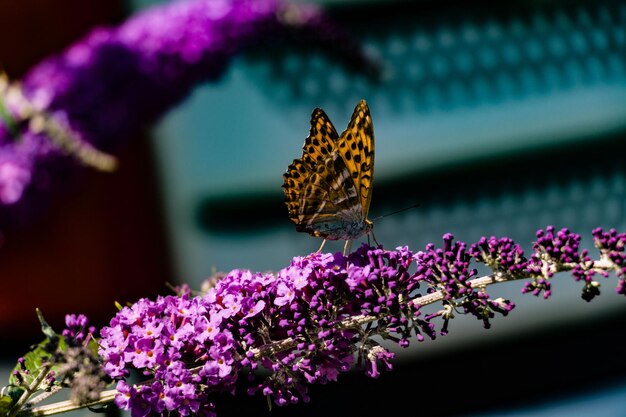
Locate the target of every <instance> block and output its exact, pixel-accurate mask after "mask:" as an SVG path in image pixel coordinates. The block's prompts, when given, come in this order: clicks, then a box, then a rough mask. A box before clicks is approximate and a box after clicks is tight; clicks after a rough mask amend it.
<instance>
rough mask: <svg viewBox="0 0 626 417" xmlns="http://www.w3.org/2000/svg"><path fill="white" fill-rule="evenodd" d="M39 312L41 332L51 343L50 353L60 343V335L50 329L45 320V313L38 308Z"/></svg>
mask: <svg viewBox="0 0 626 417" xmlns="http://www.w3.org/2000/svg"><path fill="white" fill-rule="evenodd" d="M35 311H36V312H37V318H38V319H39V323H41V331H42V332H43V334H44V335H45V336H46V337H47V338H48V343H50V346H49V349H50V351H54V350H56V348H57V346H56V345H57V343H58V341H59V335H58V334H57V333H56V332H55V331H54V330H53V329H52V327H50V325H49V324H48V323H47V322H46V320H45V319H44V318H43V313H42V312H41V310H39V309H38V308H37V309H35Z"/></svg>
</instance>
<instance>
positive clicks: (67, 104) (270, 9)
mask: <svg viewBox="0 0 626 417" xmlns="http://www.w3.org/2000/svg"><path fill="white" fill-rule="evenodd" d="M276 39H295V40H297V41H299V42H307V43H317V44H319V45H321V46H323V47H324V48H325V49H326V50H327V51H328V52H330V53H333V54H335V56H336V57H339V58H340V59H342V60H343V61H344V62H345V63H347V64H349V65H350V66H352V67H356V68H361V69H363V70H365V71H371V70H372V69H373V68H375V65H374V64H373V62H372V60H370V59H369V58H367V56H366V55H365V54H364V53H363V51H362V50H361V48H360V47H359V46H358V45H357V44H356V42H355V41H354V40H352V39H350V38H349V37H348V36H347V35H346V34H345V33H344V32H343V31H342V30H341V29H340V28H338V27H337V26H335V25H333V24H332V23H331V22H330V21H328V19H326V18H325V16H324V14H323V13H322V12H321V11H320V10H318V9H316V8H314V7H312V6H309V5H305V4H301V3H297V4H291V3H288V2H287V1H282V0H179V1H173V2H169V3H166V4H164V5H161V6H158V7H154V8H152V9H149V10H147V11H145V12H142V13H139V14H137V15H135V16H132V17H131V18H130V19H129V20H128V21H126V22H125V23H123V24H122V25H121V26H119V27H116V28H96V29H94V30H93V31H92V32H91V33H90V34H88V35H87V36H86V37H85V38H83V39H81V40H79V41H78V42H76V43H75V44H74V45H71V46H70V47H69V48H67V50H65V52H63V53H62V54H60V55H58V56H53V57H50V58H49V59H47V60H45V61H43V62H42V63H40V64H39V65H37V66H35V67H34V68H33V69H32V70H31V71H30V72H29V73H28V74H27V75H26V76H25V78H24V79H23V80H22V86H23V87H22V89H21V90H16V89H15V88H6V87H7V86H6V85H5V84H6V83H4V84H3V83H2V82H1V81H2V80H0V99H2V100H0V106H1V107H3V108H5V109H6V111H7V112H8V114H9V115H10V117H9V119H6V118H0V230H2V229H6V228H7V227H8V226H9V225H15V224H16V222H17V221H18V220H19V221H20V222H28V221H29V219H30V218H31V217H32V216H33V215H34V213H32V212H30V211H29V210H33V211H34V210H35V207H38V206H41V205H42V204H43V203H45V202H46V201H47V198H46V195H47V194H48V193H49V192H50V191H51V190H54V189H55V188H57V187H60V186H61V185H63V184H65V183H66V182H67V180H68V178H72V177H74V176H75V175H76V174H78V172H79V171H80V166H81V164H84V163H88V164H91V165H95V166H99V167H100V168H103V169H110V168H111V166H112V164H113V161H112V160H111V158H110V156H109V155H106V154H105V153H116V152H117V151H118V150H119V149H120V146H121V145H123V144H124V143H125V141H127V140H128V139H129V138H131V137H132V136H133V134H134V133H136V132H137V131H139V130H141V129H142V128H145V127H146V126H149V125H150V124H151V123H153V122H154V121H155V120H157V119H158V118H159V117H160V116H161V115H163V114H164V113H165V112H166V111H167V110H168V109H169V108H171V107H172V106H174V105H175V104H177V103H178V102H180V101H181V100H183V99H184V98H185V97H186V96H187V95H188V94H189V92H190V91H191V90H192V89H193V88H194V86H196V85H198V84H200V83H202V82H205V81H216V80H218V79H219V77H220V76H221V75H222V74H223V73H224V71H225V70H226V68H227V67H228V64H229V63H230V61H231V58H232V57H233V56H235V55H236V54H238V53H240V52H241V51H243V50H245V49H248V48H251V47H254V46H255V45H258V44H260V43H261V42H263V44H264V45H265V44H267V42H270V41H272V40H276ZM0 110H1V109H0ZM11 118H12V121H11ZM29 121H30V122H33V121H37V122H38V123H29ZM98 150H99V151H98ZM103 152H105V153H103Z"/></svg>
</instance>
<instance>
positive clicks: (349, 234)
mask: <svg viewBox="0 0 626 417" xmlns="http://www.w3.org/2000/svg"><path fill="white" fill-rule="evenodd" d="M373 174H374V130H373V126H372V119H371V116H370V113H369V108H368V106H367V103H366V102H365V100H361V101H360V102H359V103H358V104H357V106H356V108H355V109H354V112H353V114H352V118H351V120H350V123H349V124H348V127H347V128H346V130H345V131H344V132H343V133H342V134H341V136H339V135H338V134H337V131H336V130H335V128H334V126H333V124H332V123H331V122H330V120H329V118H328V116H327V115H326V113H324V111H323V110H322V109H319V108H317V109H315V110H313V113H312V115H311V130H310V132H309V136H308V137H307V138H306V140H305V142H304V146H303V154H302V158H300V159H295V160H294V161H293V163H292V164H291V165H289V167H288V168H287V172H286V173H285V174H284V175H283V178H284V184H283V190H284V192H285V197H286V204H287V209H288V211H289V218H290V219H291V220H292V221H293V222H294V223H295V224H296V230H298V231H300V232H307V233H309V234H311V235H313V236H318V237H321V238H323V239H325V240H346V241H349V240H353V239H356V238H358V237H360V236H362V235H364V234H366V233H369V232H370V231H371V230H372V226H373V224H372V222H371V221H370V220H368V218H367V214H368V210H369V205H370V201H371V197H372V181H373Z"/></svg>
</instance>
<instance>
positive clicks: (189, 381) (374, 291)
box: [68, 227, 626, 417]
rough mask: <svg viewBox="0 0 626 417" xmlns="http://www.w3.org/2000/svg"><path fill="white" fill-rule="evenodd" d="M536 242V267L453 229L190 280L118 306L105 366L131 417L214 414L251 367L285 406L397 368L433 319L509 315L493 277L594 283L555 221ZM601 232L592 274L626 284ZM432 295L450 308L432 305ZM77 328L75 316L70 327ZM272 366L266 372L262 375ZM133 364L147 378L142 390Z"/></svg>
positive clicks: (621, 239) (502, 244) (508, 247)
mask: <svg viewBox="0 0 626 417" xmlns="http://www.w3.org/2000/svg"><path fill="white" fill-rule="evenodd" d="M537 237H538V240H537V242H536V243H535V244H534V252H533V254H532V256H531V258H530V260H528V261H527V260H526V258H525V257H524V253H523V251H522V250H521V248H520V247H519V246H518V245H517V244H515V243H514V242H513V241H512V240H511V239H509V238H506V237H504V238H499V239H497V238H495V237H491V238H489V239H487V238H481V239H480V240H479V241H478V242H477V243H475V244H473V245H471V246H469V250H467V247H468V245H467V244H466V243H464V242H460V241H456V242H455V241H454V236H452V235H451V234H446V235H444V236H443V248H437V247H436V246H435V245H433V244H428V245H427V246H426V248H425V250H424V251H420V252H418V253H415V254H414V253H412V252H411V251H410V250H409V249H408V248H406V247H400V248H397V249H396V250H393V251H388V250H384V249H383V248H381V247H379V248H372V247H369V246H367V245H363V246H361V247H360V248H359V249H357V250H356V251H355V252H353V253H351V254H350V255H348V256H343V255H342V254H340V253H336V254H322V253H314V254H311V255H309V256H306V257H297V258H294V259H293V261H292V262H291V264H290V265H289V266H288V267H286V268H284V269H282V270H280V271H279V272H277V273H275V274H274V273H253V272H250V271H247V270H233V271H231V272H230V273H228V274H222V273H220V274H218V275H217V276H216V277H215V278H214V279H211V280H210V284H208V285H207V286H206V292H205V293H204V295H202V296H196V297H192V296H191V292H190V291H189V289H188V288H187V287H186V286H183V287H182V288H181V289H180V293H179V295H178V296H168V297H160V298H158V299H157V300H155V301H150V300H146V299H143V300H140V301H139V302H137V303H136V304H134V305H132V306H130V307H124V308H123V309H121V310H120V312H119V313H118V314H117V316H116V317H115V318H113V320H112V321H111V323H110V326H108V327H105V328H103V329H102V330H101V336H102V339H101V341H100V355H101V357H102V358H103V362H104V370H105V371H106V372H107V374H108V375H109V376H110V377H112V378H114V379H116V380H118V391H119V394H118V396H117V397H116V403H117V404H118V405H119V406H121V407H122V408H124V409H130V410H131V413H132V415H133V416H134V417H138V416H147V415H154V416H159V415H165V414H168V415H172V416H177V415H190V414H194V415H195V414H198V415H215V412H216V402H215V401H216V394H217V393H223V392H228V393H234V392H235V383H236V382H238V381H239V380H240V376H241V375H246V376H247V377H248V379H247V381H248V382H247V392H248V393H249V394H254V393H262V394H263V395H265V396H267V397H269V398H271V399H273V401H274V402H275V403H276V404H278V405H287V404H294V403H298V402H300V401H305V402H306V401H308V400H309V397H308V386H309V385H311V384H314V383H326V382H330V381H335V380H336V379H337V378H338V376H339V375H340V374H341V373H342V372H346V371H347V370H349V369H350V368H351V367H352V366H353V365H356V366H358V367H360V368H362V369H364V370H365V372H366V374H367V375H369V376H371V377H377V376H378V375H380V372H381V370H383V369H387V370H389V369H391V368H392V364H391V362H392V360H393V357H394V354H393V353H392V352H390V351H389V350H387V349H386V348H384V347H383V346H381V345H380V343H379V342H378V341H377V339H380V338H382V339H386V340H389V341H392V342H395V343H397V344H398V345H399V346H401V347H406V346H408V345H409V343H410V340H411V339H412V338H415V339H416V340H418V341H422V340H424V339H425V337H430V338H433V339H434V338H435V336H436V330H435V324H434V320H433V319H435V318H437V317H441V318H442V319H443V325H442V327H441V329H439V332H440V333H441V334H446V333H447V329H448V324H449V321H450V319H452V318H453V317H454V313H457V312H461V313H464V314H471V315H473V316H475V317H476V318H477V319H479V320H481V321H482V322H483V325H484V327H485V328H489V327H490V319H491V318H493V317H494V315H495V314H496V313H497V314H502V315H507V314H508V313H509V312H510V311H511V310H512V309H513V308H514V307H515V305H514V304H513V303H512V302H510V301H508V300H505V299H502V298H497V299H492V298H490V297H489V295H488V294H487V292H486V291H485V288H486V286H487V285H489V284H492V283H494V282H496V281H503V280H516V279H523V278H531V279H532V280H533V282H534V284H533V285H534V287H533V288H535V289H537V288H539V286H540V285H543V287H542V288H543V290H544V291H546V292H549V290H550V288H549V281H548V280H549V279H550V278H551V277H552V276H553V274H554V273H556V272H559V271H565V270H568V271H572V272H573V273H574V274H575V277H583V278H585V279H586V277H587V276H588V274H587V271H588V268H591V267H592V266H593V265H594V264H593V262H592V261H591V260H590V258H589V257H588V255H587V252H586V251H582V252H579V242H580V236H579V235H576V234H573V233H570V232H569V231H567V230H566V229H563V230H560V231H559V232H556V233H555V230H554V228H553V227H548V228H546V230H545V231H544V230H540V231H539V232H538V233H537ZM594 237H595V239H596V246H597V247H598V248H599V249H600V252H601V254H602V256H603V257H604V258H605V260H610V261H611V266H606V265H605V266H598V265H596V266H594V267H593V268H594V269H593V270H594V271H596V272H601V271H603V270H614V271H616V272H617V274H618V276H619V277H620V279H621V280H622V281H620V282H621V284H620V285H622V287H623V285H624V284H623V280H624V260H625V255H624V245H625V243H626V234H618V233H617V232H615V231H614V230H611V231H609V232H606V233H605V232H603V231H602V230H601V229H597V230H595V231H594ZM473 261H477V262H482V263H485V264H487V265H488V266H489V267H490V268H491V269H492V270H493V274H491V275H490V276H486V277H482V278H475V276H476V270H475V269H473V268H471V263H472V262H473ZM577 265H582V268H584V270H583V272H585V273H584V274H582V275H580V273H579V272H577V269H576V268H577ZM602 268H604V269H602ZM611 268H612V269H611ZM539 279H541V280H543V281H540V280H539ZM585 282H586V284H587V281H585ZM588 285H589V286H593V285H595V284H594V283H593V281H590V283H588ZM423 286H425V287H426V291H425V293H424V294H422V293H420V292H419V291H420V287H423ZM586 288H587V287H586ZM524 291H528V287H525V289H524ZM618 291H619V289H618ZM584 294H585V291H583V295H584ZM548 295H549V294H548ZM434 302H442V303H443V309H442V310H439V311H436V312H434V313H430V314H424V313H423V312H422V311H421V309H422V307H424V306H425V305H427V304H431V303H434ZM80 323H81V321H80V320H79V319H72V320H70V321H68V325H69V324H71V326H70V327H80ZM355 359H356V360H355ZM261 369H263V370H265V371H266V372H265V373H258V372H255V371H257V370H261ZM131 370H137V371H139V372H140V373H141V374H143V375H144V376H145V378H146V380H144V381H142V382H139V383H137V384H131V383H130V382H128V380H127V379H128V377H129V376H130V375H131V373H130V371H131ZM261 375H267V376H261Z"/></svg>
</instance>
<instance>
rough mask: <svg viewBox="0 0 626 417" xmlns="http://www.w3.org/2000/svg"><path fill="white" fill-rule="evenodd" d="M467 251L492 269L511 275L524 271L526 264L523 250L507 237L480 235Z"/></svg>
mask: <svg viewBox="0 0 626 417" xmlns="http://www.w3.org/2000/svg"><path fill="white" fill-rule="evenodd" d="M469 253H470V255H471V256H473V257H474V259H476V261H478V262H482V263H484V264H486V265H487V266H488V267H490V268H491V269H492V270H493V271H501V272H506V273H508V274H512V275H516V274H520V273H524V272H525V271H526V267H527V264H528V261H527V260H526V258H525V257H524V250H523V249H522V248H521V247H520V245H518V244H517V243H515V242H514V241H513V240H512V239H511V238H509V237H501V238H499V239H498V238H496V237H495V236H491V237H490V238H489V239H487V238H486V237H481V238H480V239H479V240H478V242H476V243H474V244H473V245H472V246H471V247H470V250H469Z"/></svg>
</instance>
